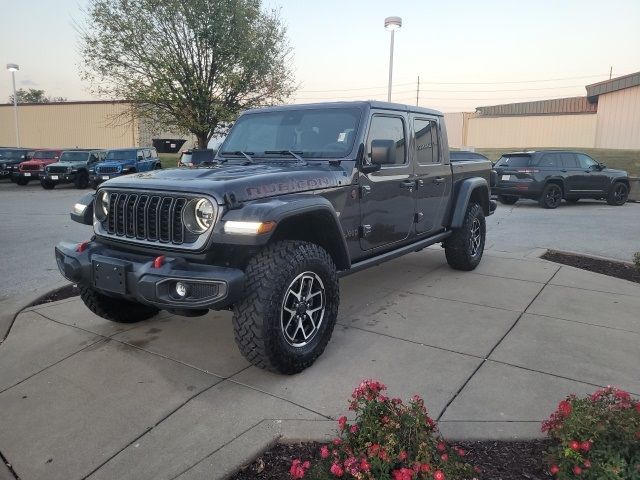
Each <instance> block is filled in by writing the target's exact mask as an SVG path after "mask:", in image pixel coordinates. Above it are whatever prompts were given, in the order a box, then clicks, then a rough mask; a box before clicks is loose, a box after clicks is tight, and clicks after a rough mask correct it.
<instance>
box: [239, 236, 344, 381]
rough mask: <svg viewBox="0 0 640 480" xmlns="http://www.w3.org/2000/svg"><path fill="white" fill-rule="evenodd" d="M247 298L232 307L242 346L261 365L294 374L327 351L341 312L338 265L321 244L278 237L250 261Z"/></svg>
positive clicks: (247, 355)
mask: <svg viewBox="0 0 640 480" xmlns="http://www.w3.org/2000/svg"><path fill="white" fill-rule="evenodd" d="M245 274H246V291H245V296H244V298H243V299H242V300H241V301H239V302H237V303H236V304H235V305H234V307H233V330H234V337H235V341H236V343H237V345H238V347H239V348H240V351H241V352H242V354H243V355H244V356H245V358H246V359H247V360H249V362H251V363H252V364H253V365H256V366H257V367H260V368H264V369H266V370H271V371H274V372H278V373H283V374H293V373H298V372H301V371H302V370H304V369H305V368H307V367H309V366H311V365H312V364H313V362H314V361H315V360H316V359H317V358H318V357H319V356H320V355H321V354H322V352H323V351H324V349H325V347H326V346H327V343H329V339H330V338H331V334H332V333H333V327H334V325H335V323H336V320H337V317H338V305H339V301H340V299H339V297H340V287H339V284H338V275H337V272H336V267H335V264H334V263H333V260H332V259H331V256H330V255H329V254H328V253H327V251H326V250H324V249H323V248H322V247H320V246H318V245H316V244H313V243H308V242H301V241H288V240H286V241H279V242H275V243H273V244H271V245H269V246H267V247H266V248H265V249H264V250H262V251H261V252H260V253H258V254H256V255H255V256H254V257H253V258H252V259H251V260H250V261H249V264H248V265H247V268H246V270H245Z"/></svg>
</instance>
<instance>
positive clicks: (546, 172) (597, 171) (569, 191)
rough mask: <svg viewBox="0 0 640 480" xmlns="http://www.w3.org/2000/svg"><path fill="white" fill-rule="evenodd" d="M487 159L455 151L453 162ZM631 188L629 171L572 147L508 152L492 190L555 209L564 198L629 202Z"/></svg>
mask: <svg viewBox="0 0 640 480" xmlns="http://www.w3.org/2000/svg"><path fill="white" fill-rule="evenodd" d="M486 160H488V158H487V157H485V156H484V155H482V154H480V153H476V152H468V151H462V150H458V151H452V152H451V162H452V163H458V162H478V161H486ZM629 190H630V182H629V174H628V173H627V172H625V171H623V170H614V169H611V168H607V166H606V165H604V164H602V163H600V162H598V161H596V160H594V159H593V158H591V157H590V156H589V155H587V154H585V153H582V152H576V151H571V150H537V151H533V150H532V151H523V152H511V153H505V154H504V155H502V156H501V157H500V159H499V160H498V161H497V162H496V163H494V164H493V171H492V172H491V193H492V195H494V196H497V197H498V200H499V201H500V203H502V204H504V205H514V204H515V203H516V202H517V201H518V200H519V199H521V198H527V199H530V200H537V201H538V203H539V204H540V206H542V207H544V208H549V209H553V208H557V207H558V206H559V205H560V203H561V202H562V200H563V199H564V200H565V201H566V202H569V203H575V202H577V201H579V200H580V199H582V198H590V199H596V200H606V201H607V203H608V204H609V205H614V206H620V205H624V204H625V203H626V202H627V199H628V198H629Z"/></svg>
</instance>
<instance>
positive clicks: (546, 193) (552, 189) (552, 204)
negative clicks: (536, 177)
mask: <svg viewBox="0 0 640 480" xmlns="http://www.w3.org/2000/svg"><path fill="white" fill-rule="evenodd" d="M561 201H562V188H560V185H556V184H555V183H549V184H547V185H546V186H545V187H544V189H543V190H542V195H541V196H540V199H539V200H538V202H539V203H540V206H541V207H543V208H549V209H553V208H557V207H558V205H560V202H561Z"/></svg>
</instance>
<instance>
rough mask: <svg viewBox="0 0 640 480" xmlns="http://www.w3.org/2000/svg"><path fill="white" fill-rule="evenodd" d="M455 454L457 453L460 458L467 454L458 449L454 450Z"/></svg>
mask: <svg viewBox="0 0 640 480" xmlns="http://www.w3.org/2000/svg"><path fill="white" fill-rule="evenodd" d="M456 452H458V455H460V456H461V457H464V456H465V455H466V454H467V452H465V451H464V450H463V449H461V448H459V447H458V448H457V449H456Z"/></svg>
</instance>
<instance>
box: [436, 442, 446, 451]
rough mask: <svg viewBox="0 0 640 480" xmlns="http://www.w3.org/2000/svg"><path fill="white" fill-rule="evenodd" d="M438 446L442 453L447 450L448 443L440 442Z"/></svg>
mask: <svg viewBox="0 0 640 480" xmlns="http://www.w3.org/2000/svg"><path fill="white" fill-rule="evenodd" d="M436 448H437V449H438V451H439V452H440V453H442V452H444V451H446V450H447V445H446V444H445V443H444V442H438V445H437V446H436Z"/></svg>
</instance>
